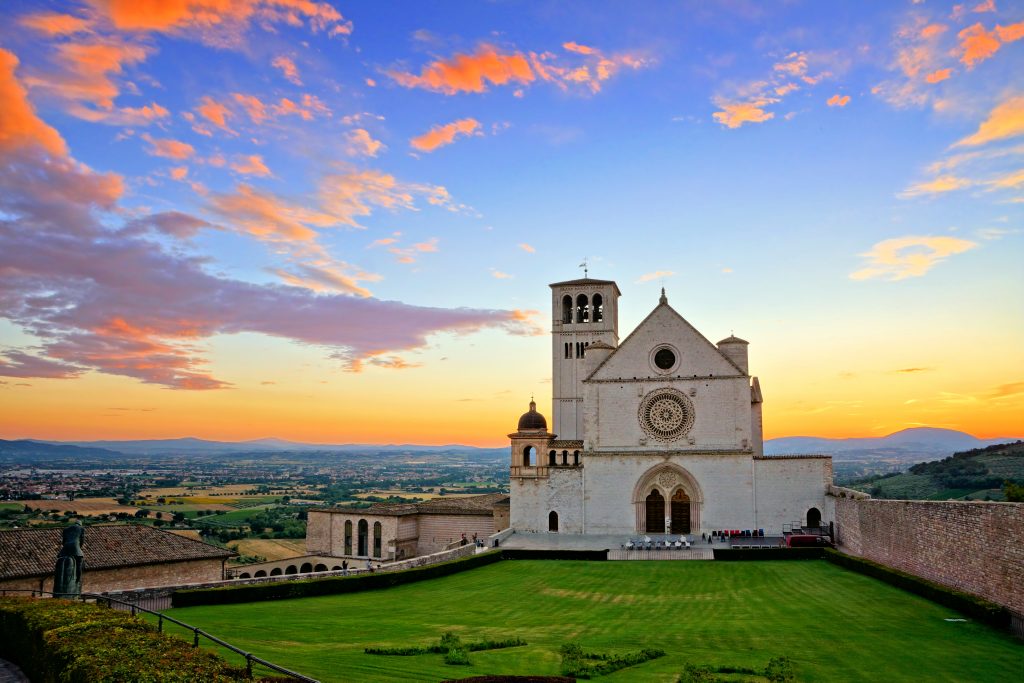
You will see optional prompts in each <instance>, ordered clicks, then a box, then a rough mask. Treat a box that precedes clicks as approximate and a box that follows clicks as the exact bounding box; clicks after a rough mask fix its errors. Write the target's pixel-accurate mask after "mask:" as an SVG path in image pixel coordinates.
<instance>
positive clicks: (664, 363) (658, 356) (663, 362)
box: [654, 349, 676, 370]
mask: <svg viewBox="0 0 1024 683" xmlns="http://www.w3.org/2000/svg"><path fill="white" fill-rule="evenodd" d="M654 364H655V365H656V366H658V368H659V369H661V370H671V369H672V366H673V365H675V364H676V354H674V353H672V349H658V351H657V352H656V353H655V354H654Z"/></svg>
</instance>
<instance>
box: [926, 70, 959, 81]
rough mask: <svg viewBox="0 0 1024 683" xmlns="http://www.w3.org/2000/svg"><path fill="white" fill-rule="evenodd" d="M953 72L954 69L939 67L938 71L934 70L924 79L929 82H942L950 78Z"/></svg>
mask: <svg viewBox="0 0 1024 683" xmlns="http://www.w3.org/2000/svg"><path fill="white" fill-rule="evenodd" d="M952 74H953V70H952V69H939V70H938V71H933V72H931V73H930V74H928V75H927V76H925V77H924V80H925V81H927V82H928V83H941V82H942V81H944V80H946V79H947V78H949V77H950V76H951V75H952Z"/></svg>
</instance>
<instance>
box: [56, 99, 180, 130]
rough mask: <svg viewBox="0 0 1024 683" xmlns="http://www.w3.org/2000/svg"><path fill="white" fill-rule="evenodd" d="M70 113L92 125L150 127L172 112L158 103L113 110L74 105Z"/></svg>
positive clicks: (69, 108)
mask: <svg viewBox="0 0 1024 683" xmlns="http://www.w3.org/2000/svg"><path fill="white" fill-rule="evenodd" d="M68 113H69V114H71V115H72V116H75V117H77V118H80V119H83V120H85V121H89V122H91V123H105V124H107V125H111V126H148V125H149V124H151V123H153V122H154V121H158V120H160V119H164V118H167V117H168V116H170V115H171V112H169V111H167V109H166V108H164V107H162V106H160V105H159V104H157V103H156V102H152V103H150V104H148V105H145V106H142V107H116V108H114V109H111V110H106V109H94V108H92V107H88V106H85V105H81V104H78V103H74V104H72V105H71V106H70V107H68Z"/></svg>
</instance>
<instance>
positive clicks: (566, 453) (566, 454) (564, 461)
mask: <svg viewBox="0 0 1024 683" xmlns="http://www.w3.org/2000/svg"><path fill="white" fill-rule="evenodd" d="M562 464H563V465H568V464H569V451H562Z"/></svg>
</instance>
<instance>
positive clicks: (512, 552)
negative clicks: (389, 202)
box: [501, 548, 608, 561]
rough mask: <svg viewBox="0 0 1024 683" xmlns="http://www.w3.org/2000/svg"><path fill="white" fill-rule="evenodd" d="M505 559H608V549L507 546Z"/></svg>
mask: <svg viewBox="0 0 1024 683" xmlns="http://www.w3.org/2000/svg"><path fill="white" fill-rule="evenodd" d="M501 559H503V560H598V561H600V560H607V559H608V551H607V550H526V549H520V548H506V549H505V550H502V551H501Z"/></svg>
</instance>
